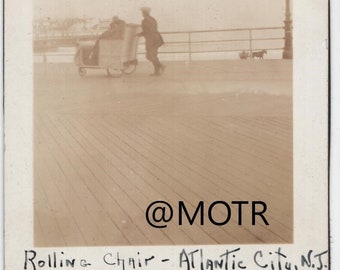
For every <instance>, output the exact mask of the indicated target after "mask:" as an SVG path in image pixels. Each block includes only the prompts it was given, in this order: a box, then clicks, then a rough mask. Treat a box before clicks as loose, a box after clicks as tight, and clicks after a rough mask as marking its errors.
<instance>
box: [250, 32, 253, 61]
mask: <svg viewBox="0 0 340 270" xmlns="http://www.w3.org/2000/svg"><path fill="white" fill-rule="evenodd" d="M249 52H250V58H253V34H252V30H251V29H249Z"/></svg>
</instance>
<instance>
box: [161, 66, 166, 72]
mask: <svg viewBox="0 0 340 270" xmlns="http://www.w3.org/2000/svg"><path fill="white" fill-rule="evenodd" d="M165 69H166V66H165V65H163V64H161V66H160V72H161V73H163V72H164V70H165Z"/></svg>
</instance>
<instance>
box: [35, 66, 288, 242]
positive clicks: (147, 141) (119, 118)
mask: <svg viewBox="0 0 340 270" xmlns="http://www.w3.org/2000/svg"><path fill="white" fill-rule="evenodd" d="M291 64H292V63H291V62H290V61H280V60H277V61H274V60H273V61H270V60H267V61H221V62H193V63H191V64H189V65H188V64H185V63H181V62H178V63H168V67H167V70H166V73H165V74H164V75H163V76H162V77H159V78H152V77H149V76H147V73H148V72H149V70H148V69H149V65H148V64H146V63H141V65H140V67H139V68H138V69H137V71H136V73H135V74H133V75H132V76H131V77H122V78H118V79H110V78H108V77H106V76H105V73H104V71H89V72H88V76H87V77H85V78H80V77H79V76H78V74H77V70H76V68H75V67H73V66H72V65H68V64H37V65H35V74H34V78H35V80H34V109H35V111H34V140H35V141H34V161H35V162H34V240H35V245H36V246H88V245H90V246H99V245H101V246H104V245H169V244H170V245H171V244H236V243H288V242H292V239H293V178H292V172H293V167H292V164H293V162H292V161H293V160H292V159H293V153H292V75H291V73H292V66H291ZM156 200H164V201H167V202H169V203H171V204H172V205H173V207H174V213H175V214H174V220H173V221H172V222H170V223H169V224H168V227H167V228H165V229H156V228H153V227H151V226H150V225H149V224H148V223H147V222H146V218H145V211H146V208H147V206H148V205H149V204H150V203H152V202H153V201H156ZM217 200H219V201H227V202H231V201H233V200H237V201H255V200H260V201H264V202H266V203H267V205H268V210H267V212H266V217H267V218H268V221H269V223H270V225H269V226H266V225H264V223H263V222H260V221H259V222H258V224H257V225H255V226H252V224H251V215H250V209H251V207H250V206H244V216H243V226H239V225H238V218H237V208H236V206H235V205H231V208H232V217H231V220H230V222H229V223H228V224H226V225H225V226H215V225H212V224H210V223H209V222H208V220H207V219H206V220H205V225H204V226H201V225H200V224H199V222H198V221H197V222H195V223H194V225H189V224H188V222H184V224H183V225H182V226H178V217H177V215H178V214H177V215H176V211H177V213H178V202H179V201H184V202H185V204H186V206H187V208H188V211H189V212H190V211H191V213H193V212H194V210H195V207H196V206H197V204H198V203H199V201H204V202H205V203H206V205H209V204H210V203H212V202H214V201H217ZM206 208H207V207H206ZM213 214H214V218H215V219H216V220H219V221H221V220H224V219H225V215H226V211H225V209H224V208H219V207H217V208H216V211H214V213H213Z"/></svg>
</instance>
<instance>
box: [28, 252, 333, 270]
mask: <svg viewBox="0 0 340 270" xmlns="http://www.w3.org/2000/svg"><path fill="white" fill-rule="evenodd" d="M245 254H247V256H245ZM24 256H25V260H24V265H23V266H24V270H37V269H89V270H90V269H103V270H105V269H108V270H110V269H111V270H134V269H163V270H165V269H183V270H243V269H251V270H256V269H268V270H301V269H316V270H324V269H327V268H328V251H327V250H325V251H322V252H319V251H314V250H311V249H310V250H308V251H307V252H305V253H303V254H300V255H298V256H297V255H296V254H295V255H294V257H295V258H294V259H295V260H296V261H295V262H294V259H292V258H289V255H288V253H285V252H284V250H283V249H282V248H281V247H278V248H277V249H276V250H273V251H268V250H264V249H263V250H256V251H255V252H252V253H249V252H245V253H242V250H241V248H234V249H225V250H224V251H223V252H220V253H218V252H216V254H213V255H211V252H210V253H209V255H206V254H205V250H204V249H203V248H197V249H182V250H180V251H179V252H178V253H177V254H174V256H168V257H167V255H166V254H164V255H162V256H161V255H159V253H158V255H157V254H156V253H155V254H142V253H141V252H137V253H136V254H135V255H134V256H126V255H125V256H124V255H123V254H122V253H121V252H119V251H115V252H107V253H105V254H103V255H102V256H101V258H98V259H97V260H93V261H92V262H90V261H89V259H85V258H74V257H70V256H67V255H66V254H65V252H63V251H61V252H52V253H50V254H39V253H38V251H36V250H25V254H24ZM160 267H161V268H160Z"/></svg>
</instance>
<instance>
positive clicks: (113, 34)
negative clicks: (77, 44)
mask: <svg viewBox="0 0 340 270" xmlns="http://www.w3.org/2000/svg"><path fill="white" fill-rule="evenodd" d="M124 34H125V22H124V21H123V20H121V19H119V18H118V17H117V16H114V17H113V18H112V22H111V23H110V25H109V28H108V30H106V31H105V32H104V33H102V34H101V35H100V36H99V37H98V39H97V40H96V43H95V44H94V47H93V49H92V53H91V54H90V60H91V63H92V65H98V54H99V41H100V40H105V39H108V40H120V39H124Z"/></svg>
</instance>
